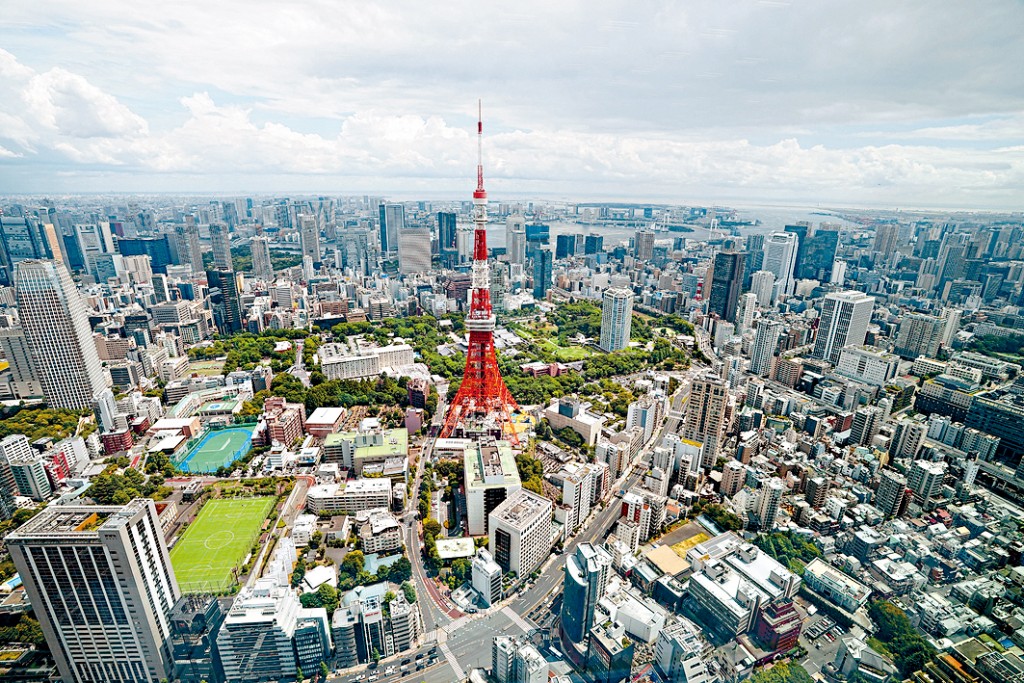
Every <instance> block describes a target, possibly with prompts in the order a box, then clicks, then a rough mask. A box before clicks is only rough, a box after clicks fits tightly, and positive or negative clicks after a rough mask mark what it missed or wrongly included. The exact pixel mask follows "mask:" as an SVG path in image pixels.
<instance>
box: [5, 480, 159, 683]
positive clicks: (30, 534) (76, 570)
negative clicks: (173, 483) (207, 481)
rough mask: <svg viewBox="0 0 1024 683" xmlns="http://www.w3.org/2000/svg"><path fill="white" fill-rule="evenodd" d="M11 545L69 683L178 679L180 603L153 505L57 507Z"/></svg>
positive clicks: (33, 521)
mask: <svg viewBox="0 0 1024 683" xmlns="http://www.w3.org/2000/svg"><path fill="white" fill-rule="evenodd" d="M6 543H7V548H8V550H9V551H10V553H11V559H12V560H14V565H15V567H17V569H18V573H19V575H20V576H21V578H22V580H23V581H24V582H25V590H26V592H27V594H28V597H29V600H30V601H31V602H32V608H33V610H34V611H35V614H36V617H37V618H38V619H39V625H40V626H41V627H42V630H43V635H44V636H46V642H47V644H48V645H49V647H50V652H51V654H52V656H53V658H54V659H55V661H56V662H57V668H58V670H59V671H60V675H61V678H62V679H63V680H64V681H68V682H72V681H73V682H74V683H152V681H158V680H161V679H165V678H167V679H169V678H171V677H172V670H171V662H170V653H169V651H168V648H167V637H168V635H169V633H170V630H169V620H168V615H169V613H170V611H171V608H172V607H173V606H174V603H175V601H176V600H177V598H178V594H179V593H178V584H177V581H176V580H175V577H174V569H173V568H172V567H171V562H170V559H169V558H168V555H167V546H166V545H165V544H164V539H163V534H162V532H161V529H160V521H159V520H158V519H157V515H156V507H155V506H154V505H153V501H151V500H144V499H139V498H137V499H135V500H133V501H131V502H130V503H128V504H127V505H124V506H84V505H83V506H79V505H65V506H53V507H49V508H47V509H45V510H43V511H42V512H40V513H39V514H38V515H36V516H35V517H34V518H32V519H31V520H30V521H28V522H26V523H25V525H24V526H22V527H21V528H20V529H18V530H17V531H15V532H14V533H12V534H11V535H9V536H8V537H7V539H6Z"/></svg>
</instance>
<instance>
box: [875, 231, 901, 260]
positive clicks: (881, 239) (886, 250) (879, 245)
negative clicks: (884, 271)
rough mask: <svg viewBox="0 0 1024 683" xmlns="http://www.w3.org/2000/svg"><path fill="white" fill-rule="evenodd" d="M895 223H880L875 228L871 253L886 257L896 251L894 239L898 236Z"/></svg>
mask: <svg viewBox="0 0 1024 683" xmlns="http://www.w3.org/2000/svg"><path fill="white" fill-rule="evenodd" d="M899 227H900V226H899V225H897V224H896V223H881V224H879V225H876V226H875V243H874V247H873V249H872V250H873V251H876V252H878V253H880V254H883V257H884V256H888V255H889V254H891V253H893V252H894V251H895V250H896V237H897V236H898V235H899Z"/></svg>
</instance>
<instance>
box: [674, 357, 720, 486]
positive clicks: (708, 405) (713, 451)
mask: <svg viewBox="0 0 1024 683" xmlns="http://www.w3.org/2000/svg"><path fill="white" fill-rule="evenodd" d="M728 400H729V390H728V389H727V388H726V386H725V383H724V382H722V380H721V378H719V377H718V376H717V375H714V374H712V373H708V374H705V375H703V376H701V377H697V378H696V379H694V380H693V384H692V386H691V388H690V400H689V401H688V402H687V404H686V413H685V415H684V416H683V431H682V435H683V438H684V439H690V440H691V441H697V442H699V443H702V444H704V448H703V450H702V451H701V452H702V457H701V467H711V466H712V465H714V464H715V460H716V459H717V458H718V447H719V440H720V439H721V436H722V431H723V429H724V427H725V412H726V406H727V403H728Z"/></svg>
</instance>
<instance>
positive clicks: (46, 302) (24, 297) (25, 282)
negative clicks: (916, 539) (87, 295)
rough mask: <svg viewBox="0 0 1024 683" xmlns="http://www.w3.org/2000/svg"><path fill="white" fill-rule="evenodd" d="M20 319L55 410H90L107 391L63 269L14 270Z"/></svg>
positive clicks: (24, 265) (28, 266)
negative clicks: (101, 393)
mask: <svg viewBox="0 0 1024 683" xmlns="http://www.w3.org/2000/svg"><path fill="white" fill-rule="evenodd" d="M15 288H16V290H15V291H16V298H17V302H18V314H19V316H20V317H21V325H22V329H23V331H24V333H25V339H26V341H27V342H28V347H29V350H30V352H31V354H32V365H33V367H34V368H35V372H36V376H37V378H38V379H39V384H40V386H41V387H42V390H43V395H44V396H45V397H46V401H47V403H48V404H49V406H50V407H51V408H69V409H71V410H84V409H91V408H92V406H93V403H94V401H95V400H96V399H95V397H96V395H97V394H99V393H100V392H101V391H102V390H103V389H105V388H107V387H108V386H109V381H108V379H107V377H106V376H105V374H104V372H103V368H102V367H101V366H100V359H99V355H98V354H97V352H96V345H95V343H94V342H93V340H92V328H91V326H90V325H89V314H88V311H87V309H86V306H85V301H83V300H82V297H81V295H80V294H79V292H78V288H77V287H76V286H75V283H74V281H72V279H71V275H70V274H69V273H68V271H67V269H66V268H65V267H64V264H62V263H58V262H56V261H36V260H27V261H22V262H21V263H19V264H18V266H17V269H16V270H15Z"/></svg>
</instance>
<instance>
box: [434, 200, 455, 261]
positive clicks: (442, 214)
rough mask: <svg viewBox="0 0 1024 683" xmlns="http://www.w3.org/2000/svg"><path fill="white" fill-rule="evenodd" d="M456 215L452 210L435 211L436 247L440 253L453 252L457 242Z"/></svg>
mask: <svg viewBox="0 0 1024 683" xmlns="http://www.w3.org/2000/svg"><path fill="white" fill-rule="evenodd" d="M458 225H459V221H458V215H457V214H456V213H455V212H454V211H439V212H438V213H437V249H438V251H439V252H441V253H442V254H454V253H455V250H456V247H457V246H458V244H457V243H456V241H455V234H456V231H457V230H458Z"/></svg>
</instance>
